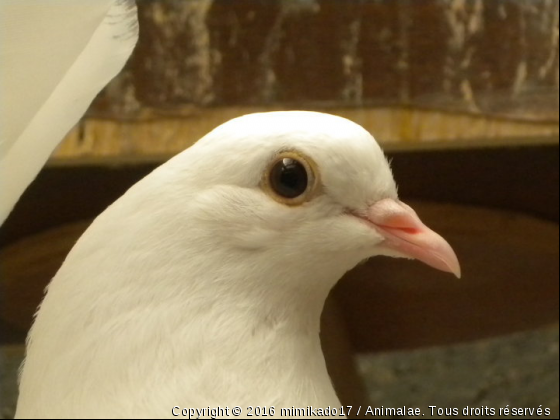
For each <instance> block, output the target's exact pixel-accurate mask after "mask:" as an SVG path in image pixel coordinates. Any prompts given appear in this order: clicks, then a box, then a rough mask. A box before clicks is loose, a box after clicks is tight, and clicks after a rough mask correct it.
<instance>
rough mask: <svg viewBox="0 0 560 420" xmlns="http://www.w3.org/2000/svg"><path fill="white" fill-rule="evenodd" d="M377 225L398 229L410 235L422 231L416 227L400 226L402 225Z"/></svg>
mask: <svg viewBox="0 0 560 420" xmlns="http://www.w3.org/2000/svg"><path fill="white" fill-rule="evenodd" d="M377 226H379V227H380V228H384V229H388V230H398V231H400V232H404V233H408V234H409V235H416V234H418V233H420V229H418V228H416V227H400V226H392V225H377Z"/></svg>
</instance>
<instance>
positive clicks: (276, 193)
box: [262, 151, 320, 206]
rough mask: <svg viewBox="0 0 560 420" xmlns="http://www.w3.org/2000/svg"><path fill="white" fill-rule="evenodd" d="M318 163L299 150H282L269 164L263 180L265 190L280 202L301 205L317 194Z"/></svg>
mask: <svg viewBox="0 0 560 420" xmlns="http://www.w3.org/2000/svg"><path fill="white" fill-rule="evenodd" d="M319 185H320V183H319V171H318V168H317V164H316V163H315V162H314V161H313V160H312V159H311V158H309V157H308V156H305V155H303V154H302V153H299V152H294V151H286V152H281V153H279V154H278V155H277V156H275V157H274V159H273V160H272V161H271V163H270V164H269V165H268V166H267V168H266V171H265V173H264V176H263V180H262V188H263V190H264V192H265V193H266V194H267V195H269V196H270V197H271V198H273V199H274V200H276V201H278V202H279V203H282V204H286V205H288V206H298V205H301V204H303V203H305V202H307V201H309V200H311V199H312V198H313V197H315V196H316V195H317V192H318V186H319Z"/></svg>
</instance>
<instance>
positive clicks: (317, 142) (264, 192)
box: [20, 112, 459, 417]
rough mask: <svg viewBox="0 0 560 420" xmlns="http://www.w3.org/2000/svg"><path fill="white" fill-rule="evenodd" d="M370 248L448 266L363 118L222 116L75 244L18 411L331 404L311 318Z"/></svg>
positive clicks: (36, 330) (316, 319) (43, 313)
mask: <svg viewBox="0 0 560 420" xmlns="http://www.w3.org/2000/svg"><path fill="white" fill-rule="evenodd" d="M376 255H388V256H393V257H406V258H416V259H419V260H421V261H423V262H425V263H427V264H429V265H432V266H434V267H436V268H439V269H442V270H445V271H450V272H453V273H455V274H457V275H458V274H459V264H458V262H457V258H456V256H455V254H454V253H453V251H452V249H451V247H450V246H449V245H448V244H447V242H446V241H445V240H443V239H442V238H441V237H440V236H439V235H437V234H436V233H434V232H433V231H431V230H430V229H429V228H427V227H426V226H425V225H424V224H423V223H422V222H421V221H420V219H419V218H418V216H417V215H416V214H415V213H414V211H413V210H412V209H411V208H410V207H408V206H407V205H406V204H404V203H402V202H401V201H400V200H399V199H398V195H397V188H396V184H395V181H394V180H393V176H392V174H391V170H390V168H389V164H388V162H387V160H386V158H385V156H384V155H383V153H382V151H381V149H380V147H379V146H378V144H377V143H376V142H375V140H374V139H373V137H372V136H371V135H370V134H369V133H368V132H367V131H365V130H364V129H363V128H361V127H360V126H358V125H356V124H354V123H352V122H350V121H348V120H345V119H343V118H339V117H335V116H331V115H326V114H320V113H312V112H273V113H263V114H253V115H248V116H244V117H241V118H237V119H234V120H232V121H230V122H227V123H225V124H223V125H221V126H220V127H218V128H216V129H215V130H213V131H212V132H210V133H209V134H208V135H206V136H205V137H203V138H202V139H201V140H199V141H198V142H197V143H196V144H194V145H193V146H192V147H190V148H189V149H187V150H186V151H184V152H183V153H181V154H179V155H177V156H176V157H174V158H172V159H171V160H170V161H168V162H167V163H165V164H163V165H162V166H160V167H159V168H157V169H156V170H155V171H154V172H152V173H151V174H150V175H148V176H147V177H145V178H144V179H142V180H141V181H139V182H138V183H137V184H136V185H134V186H133V187H132V188H131V189H130V190H128V191H127V192H126V193H125V194H124V195H123V196H122V197H121V198H120V199H119V200H117V201H116V202H115V203H114V204H113V205H111V206H110V207H109V208H108V209H107V210H106V211H105V212H103V213H102V214H101V215H100V216H99V217H97V218H96V220H95V221H94V222H93V223H92V225H91V226H90V227H89V228H88V230H87V231H86V232H85V233H84V235H83V236H82V237H81V238H80V240H79V241H78V242H77V243H76V245H75V246H74V248H73V249H72V251H71V252H70V254H69V255H68V257H67V258H66V260H65V262H64V264H63V266H62V267H61V268H60V270H59V272H58V273H57V275H56V276H55V277H54V279H53V280H52V282H51V284H50V286H49V288H48V293H47V295H46V297H45V300H44V301H43V303H42V305H41V308H40V310H39V313H38V316H37V319H36V321H35V324H34V326H33V330H32V332H31V334H30V339H29V346H28V352H27V359H26V363H25V368H24V370H23V374H22V380H21V383H22V385H21V393H20V406H21V407H27V406H29V407H41V408H42V409H44V407H47V406H49V407H50V408H51V411H50V412H51V413H62V415H59V416H56V417H68V415H65V414H66V413H67V412H72V413H76V412H78V411H72V407H79V409H80V410H82V411H83V412H89V413H96V416H97V417H114V416H115V413H116V414H117V417H118V414H119V413H125V414H126V416H125V415H124V414H123V416H122V417H130V416H131V412H133V413H134V414H135V415H132V417H146V416H147V417H156V416H161V411H158V410H161V407H167V406H169V407H172V406H173V405H174V404H177V401H183V403H184V404H186V405H185V406H189V404H190V406H192V407H206V406H217V405H230V406H234V405H236V404H247V405H249V404H254V401H259V403H261V404H265V402H266V404H267V405H276V406H285V407H289V406H294V405H295V406H304V405H315V406H327V405H329V404H330V405H333V406H335V405H337V404H339V403H338V402H337V397H336V395H335V393H334V390H333V389H332V386H330V380H329V377H328V373H327V371H326V368H325V364H324V359H323V357H322V354H321V344H320V341H319V334H318V332H319V329H320V315H321V312H322V309H323V305H324V302H325V299H326V298H327V295H328V293H329V291H330V290H331V288H332V287H333V286H334V285H335V283H336V282H337V281H338V280H339V279H340V278H341V277H342V275H343V274H344V273H345V272H346V271H348V270H350V269H351V268H352V267H354V266H355V265H356V264H358V263H359V262H361V261H363V260H365V259H367V258H369V257H372V256H376ZM263 372H266V375H265V376H264V377H265V378H273V380H262V378H263ZM83 378H87V381H85V380H84V381H82V379H83ZM45 383H51V384H57V386H56V387H45V386H44V384H45ZM143 383H148V384H154V386H153V387H152V386H150V387H148V388H142V387H138V384H143ZM255 384H258V386H255ZM69 395H71V396H72V401H75V403H74V405H73V406H71V407H69V408H68V411H64V410H65V406H64V405H61V404H59V403H58V401H61V400H65V399H66V400H69V399H68V398H69V397H68V396H69ZM114 395H119V396H122V398H121V397H119V398H114ZM185 398H188V400H184V399H185ZM99 401H103V404H100V403H99ZM122 401H134V402H135V404H134V405H133V407H134V408H133V409H132V411H130V410H128V411H127V409H126V408H127V407H129V405H122ZM136 403H137V404H136ZM60 407H62V408H60ZM82 411H79V412H80V413H81V412H82ZM147 413H148V414H147ZM22 414H23V411H22Z"/></svg>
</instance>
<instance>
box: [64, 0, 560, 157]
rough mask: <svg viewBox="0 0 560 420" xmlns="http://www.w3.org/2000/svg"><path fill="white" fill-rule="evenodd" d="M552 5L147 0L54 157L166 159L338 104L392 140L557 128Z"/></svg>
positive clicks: (527, 0)
mask: <svg viewBox="0 0 560 420" xmlns="http://www.w3.org/2000/svg"><path fill="white" fill-rule="evenodd" d="M558 9H559V4H558V2H557V1H550V0H493V1H483V0H422V1H413V0H384V1H369V0H365V1H364V0H350V1H333V0H285V1H283V0H236V1H229V0H190V1H183V0H158V1H142V0H141V1H140V2H139V17H140V28H141V29H140V41H139V44H138V46H137V48H136V50H135V52H134V54H133V56H132V58H131V60H130V61H129V63H128V65H127V66H126V68H125V70H124V71H123V73H122V74H121V75H120V76H119V77H118V78H117V79H116V80H115V81H114V82H113V83H112V84H111V85H110V86H109V87H108V88H107V89H105V91H104V92H103V93H102V94H101V95H100V96H99V98H98V99H97V100H96V101H95V103H94V105H93V107H92V108H91V110H90V112H89V114H88V115H89V117H90V118H88V119H86V120H84V122H83V123H82V125H81V126H80V127H79V128H78V129H76V130H75V131H74V132H73V133H72V134H71V135H70V136H69V138H68V140H67V142H66V143H65V144H64V145H63V146H62V147H61V148H60V149H59V151H58V152H57V154H56V155H55V157H54V160H53V161H54V162H58V163H64V162H66V163H67V162H76V161H77V162H80V163H84V162H85V163H87V162H90V163H91V162H99V160H108V159H109V160H112V161H113V162H123V161H137V160H161V159H162V158H165V157H169V156H170V155H173V154H175V153H177V152H179V151H181V150H183V149H184V148H185V147H187V146H188V145H190V144H192V143H193V142H194V141H196V140H197V139H198V138H200V137H201V136H202V135H204V134H205V133H206V132H208V131H209V130H211V129H212V128H213V127H215V126H216V125H219V124H220V123H222V122H224V121H226V120H228V119H230V118H232V117H235V116H238V115H242V114H246V113H248V112H254V111H263V110H277V109H313V110H322V111H327V112H332V113H336V114H340V115H343V116H346V117H348V118H350V119H352V120H354V121H356V122H357V123H359V124H361V125H363V126H364V127H366V128H367V129H368V130H370V131H371V132H372V133H374V135H375V136H376V138H377V139H378V140H379V141H381V142H382V143H384V144H387V145H388V146H389V147H390V148H397V149H398V148H400V147H405V148H410V146H411V144H410V143H412V146H414V145H416V146H417V145H418V144H419V143H420V142H424V143H426V142H430V143H437V142H441V141H443V142H445V143H450V142H451V143H452V145H454V146H455V147H459V146H462V145H464V144H465V142H466V143H467V147H470V146H472V145H477V144H478V145H480V144H500V145H503V144H504V143H506V144H507V143H509V142H511V141H515V142H516V143H519V142H522V143H535V142H542V141H543V140H542V139H543V137H548V138H549V139H550V138H553V137H555V136H557V135H558V86H559V79H558ZM115 138H118V139H119V140H118V141H115V140H114V139H115ZM512 139H513V140H512ZM403 143H406V144H404V145H403ZM444 146H445V147H449V146H450V145H449V144H445V145H444Z"/></svg>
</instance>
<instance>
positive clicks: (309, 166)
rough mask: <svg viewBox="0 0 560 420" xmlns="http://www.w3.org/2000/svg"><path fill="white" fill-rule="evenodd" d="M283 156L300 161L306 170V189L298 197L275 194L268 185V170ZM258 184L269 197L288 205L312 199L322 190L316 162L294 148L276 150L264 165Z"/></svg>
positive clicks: (297, 204) (295, 204) (283, 157)
mask: <svg viewBox="0 0 560 420" xmlns="http://www.w3.org/2000/svg"><path fill="white" fill-rule="evenodd" d="M285 158H289V159H294V160H296V161H298V162H300V163H301V164H303V166H304V167H305V169H306V171H307V175H308V181H307V182H308V188H307V189H306V191H305V192H304V193H303V194H302V195H300V196H298V197H295V198H285V197H281V196H279V195H278V194H276V192H275V191H274V190H273V188H272V187H271V185H270V171H271V169H272V168H273V167H274V165H275V164H276V163H278V162H279V161H280V160H282V159H285ZM260 185H261V188H262V190H263V191H264V192H265V194H267V195H268V196H269V197H271V198H272V199H274V200H275V201H277V202H279V203H281V204H285V205H288V206H299V205H302V204H304V203H306V202H308V201H310V200H312V199H313V198H315V197H316V196H318V195H320V194H321V192H322V188H321V179H320V173H319V167H318V166H317V164H316V163H315V161H314V160H313V159H312V158H311V157H309V156H307V155H306V154H304V153H301V152H299V151H295V150H284V151H281V152H278V153H277V154H276V155H275V156H274V157H273V159H271V161H270V162H269V163H268V165H267V166H266V169H265V172H264V174H263V177H262V179H261V183H260Z"/></svg>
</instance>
